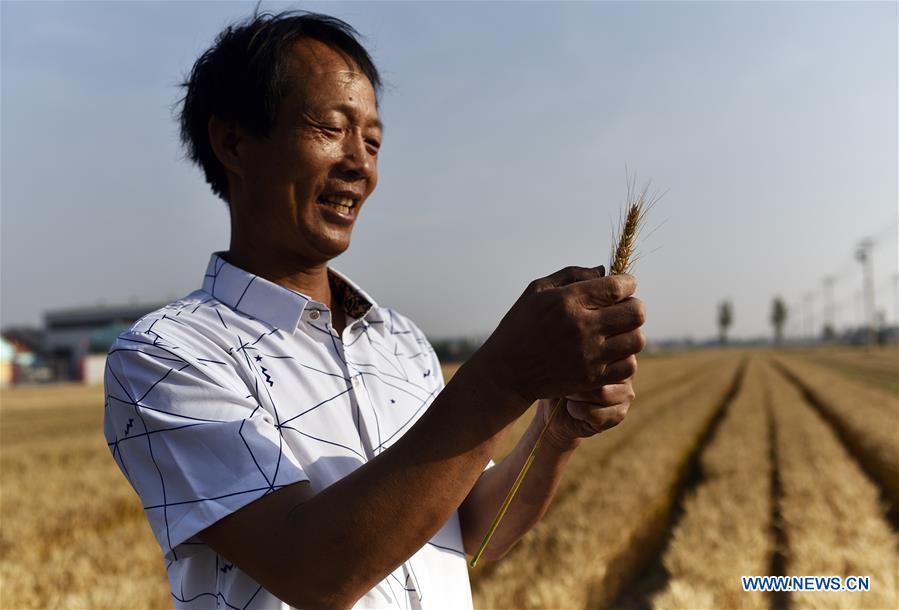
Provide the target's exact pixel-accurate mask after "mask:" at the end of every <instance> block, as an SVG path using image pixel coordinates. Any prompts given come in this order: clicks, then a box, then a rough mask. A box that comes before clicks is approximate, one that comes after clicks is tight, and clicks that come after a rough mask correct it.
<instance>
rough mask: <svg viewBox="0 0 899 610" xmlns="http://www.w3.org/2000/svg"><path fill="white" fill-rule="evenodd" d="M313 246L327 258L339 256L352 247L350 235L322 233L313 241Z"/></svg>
mask: <svg viewBox="0 0 899 610" xmlns="http://www.w3.org/2000/svg"><path fill="white" fill-rule="evenodd" d="M312 246H313V248H314V249H315V250H316V251H317V252H319V253H321V254H322V255H323V256H324V257H325V258H326V259H327V260H331V259H332V258H337V257H338V256H340V255H341V254H343V253H344V252H346V251H347V250H348V249H349V247H350V235H349V233H347V234H346V235H322V236H318V237H317V239H315V240H314V241H313V243H312Z"/></svg>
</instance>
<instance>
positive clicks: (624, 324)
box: [599, 297, 646, 336]
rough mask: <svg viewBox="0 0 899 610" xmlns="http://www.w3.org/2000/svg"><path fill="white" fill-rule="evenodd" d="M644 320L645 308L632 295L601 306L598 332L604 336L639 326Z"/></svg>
mask: <svg viewBox="0 0 899 610" xmlns="http://www.w3.org/2000/svg"><path fill="white" fill-rule="evenodd" d="M644 322H646V308H645V307H644V305H643V301H641V300H640V299H637V298H634V297H630V298H627V299H625V300H623V301H621V302H620V303H615V304H614V305H609V306H608V307H603V308H602V309H601V310H600V311H599V332H600V333H602V334H603V335H606V336H608V335H617V334H619V333H623V332H627V331H629V330H634V329H635V328H640V327H641V326H643V324H644Z"/></svg>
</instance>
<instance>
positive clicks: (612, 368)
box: [600, 355, 637, 385]
mask: <svg viewBox="0 0 899 610" xmlns="http://www.w3.org/2000/svg"><path fill="white" fill-rule="evenodd" d="M636 374H637V357H636V356H634V355H631V356H628V357H627V358H625V359H624V360H616V361H615V362H610V363H609V364H607V365H606V368H605V369H604V370H603V372H602V375H601V376H600V383H602V384H603V385H606V384H610V383H621V382H623V381H626V380H629V379H631V378H632V377H633V376H634V375H636Z"/></svg>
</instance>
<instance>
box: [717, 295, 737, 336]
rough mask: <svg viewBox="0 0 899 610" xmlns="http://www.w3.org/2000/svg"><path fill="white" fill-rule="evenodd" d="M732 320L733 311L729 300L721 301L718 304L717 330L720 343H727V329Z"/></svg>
mask: <svg viewBox="0 0 899 610" xmlns="http://www.w3.org/2000/svg"><path fill="white" fill-rule="evenodd" d="M733 322H734V311H733V307H732V306H731V304H730V301H721V303H719V304H718V331H719V333H720V336H721V345H725V344H726V343H727V329H728V328H730V325H731V324H733Z"/></svg>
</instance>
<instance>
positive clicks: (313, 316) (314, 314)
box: [309, 309, 321, 320]
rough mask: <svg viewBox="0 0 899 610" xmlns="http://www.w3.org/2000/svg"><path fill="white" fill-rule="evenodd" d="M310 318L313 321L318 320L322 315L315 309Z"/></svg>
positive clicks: (310, 313)
mask: <svg viewBox="0 0 899 610" xmlns="http://www.w3.org/2000/svg"><path fill="white" fill-rule="evenodd" d="M309 317H310V318H312V319H313V320H318V319H319V318H320V317H321V314H320V313H318V310H317V309H313V310H312V311H310V312H309Z"/></svg>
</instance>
